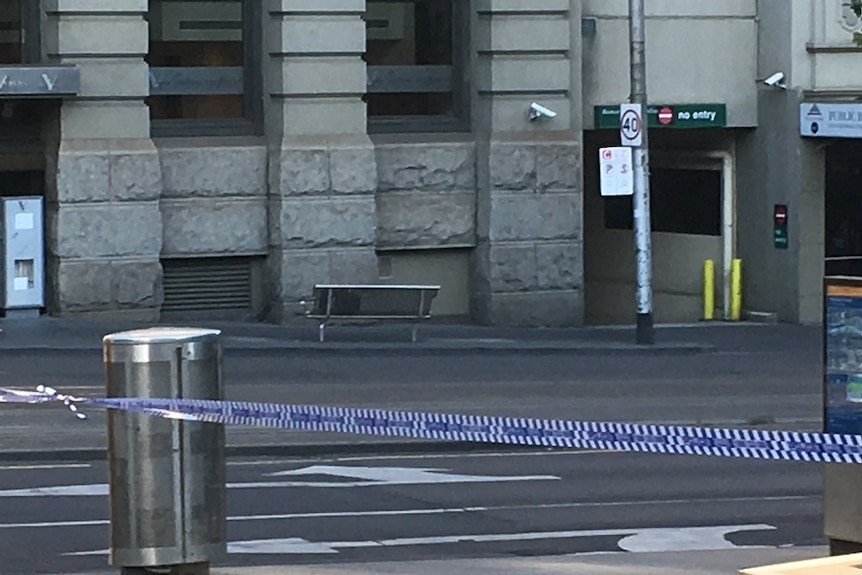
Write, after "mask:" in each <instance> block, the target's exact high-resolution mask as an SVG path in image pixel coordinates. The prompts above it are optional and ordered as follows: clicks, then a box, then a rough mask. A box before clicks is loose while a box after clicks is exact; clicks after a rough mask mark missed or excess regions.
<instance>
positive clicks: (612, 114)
mask: <svg viewBox="0 0 862 575" xmlns="http://www.w3.org/2000/svg"><path fill="white" fill-rule="evenodd" d="M595 115H596V129H597V130H619V129H620V107H619V106H596V107H595ZM647 118H648V120H649V124H648V125H649V127H650V128H671V129H676V130H692V129H695V128H724V127H726V126H727V106H726V105H724V104H680V105H672V104H668V105H665V104H661V105H650V106H648V107H647Z"/></svg>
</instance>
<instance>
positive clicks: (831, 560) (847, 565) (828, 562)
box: [740, 553, 862, 575]
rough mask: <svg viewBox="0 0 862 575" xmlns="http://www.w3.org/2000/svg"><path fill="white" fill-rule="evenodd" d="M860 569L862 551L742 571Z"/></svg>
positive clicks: (815, 573)
mask: <svg viewBox="0 0 862 575" xmlns="http://www.w3.org/2000/svg"><path fill="white" fill-rule="evenodd" d="M860 569H862V553H855V554H853V555H840V556H836V557H824V558H822V559H808V560H805V561H794V562H792V563H781V564H778V565H770V566H767V567H755V568H753V569H745V570H743V571H740V573H741V574H742V575H858V574H859V570H860Z"/></svg>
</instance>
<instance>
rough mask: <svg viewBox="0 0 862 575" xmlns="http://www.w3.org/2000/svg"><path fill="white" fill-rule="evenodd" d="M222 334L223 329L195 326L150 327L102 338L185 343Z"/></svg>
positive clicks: (118, 342)
mask: <svg viewBox="0 0 862 575" xmlns="http://www.w3.org/2000/svg"><path fill="white" fill-rule="evenodd" d="M220 335H221V330H218V329H204V328H195V327H149V328H145V329H136V330H132V331H121V332H118V333H112V334H108V335H106V336H105V337H103V338H102V342H103V343H111V344H121V345H122V344H130V345H131V344H147V343H183V342H189V341H201V340H208V339H214V338H217V337H218V336H220Z"/></svg>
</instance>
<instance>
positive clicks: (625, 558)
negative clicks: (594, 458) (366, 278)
mask: <svg viewBox="0 0 862 575" xmlns="http://www.w3.org/2000/svg"><path fill="white" fill-rule="evenodd" d="M827 555H828V550H827V549H826V547H798V548H783V549H774V548H754V549H733V550H727V551H683V552H674V553H607V554H605V553H602V554H595V555H574V556H567V555H556V556H548V557H491V558H482V559H451V560H434V561H391V562H385V563H340V564H325V565H280V566H266V567H219V566H218V565H216V566H214V567H213V569H212V575H536V574H538V573H541V574H542V575H733V574H736V573H739V572H740V571H741V570H743V569H748V568H751V567H763V566H771V565H775V564H783V563H788V562H795V561H802V560H807V559H815V558H822V557H826V556H827ZM108 573H119V570H118V569H110V568H106V569H105V570H104V571H97V572H90V573H80V574H75V575H107V574H108ZM57 575H69V574H57Z"/></svg>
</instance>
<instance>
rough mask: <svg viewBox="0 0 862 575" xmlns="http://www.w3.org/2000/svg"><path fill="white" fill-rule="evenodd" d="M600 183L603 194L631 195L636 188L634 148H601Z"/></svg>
mask: <svg viewBox="0 0 862 575" xmlns="http://www.w3.org/2000/svg"><path fill="white" fill-rule="evenodd" d="M599 168H600V170H601V174H600V179H599V184H600V186H601V192H602V195H603V196H631V195H632V194H634V190H635V180H634V171H633V170H632V149H631V148H627V147H623V146H620V147H614V148H601V149H600V150H599Z"/></svg>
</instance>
